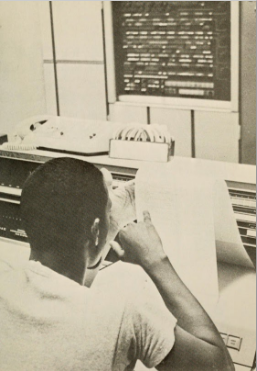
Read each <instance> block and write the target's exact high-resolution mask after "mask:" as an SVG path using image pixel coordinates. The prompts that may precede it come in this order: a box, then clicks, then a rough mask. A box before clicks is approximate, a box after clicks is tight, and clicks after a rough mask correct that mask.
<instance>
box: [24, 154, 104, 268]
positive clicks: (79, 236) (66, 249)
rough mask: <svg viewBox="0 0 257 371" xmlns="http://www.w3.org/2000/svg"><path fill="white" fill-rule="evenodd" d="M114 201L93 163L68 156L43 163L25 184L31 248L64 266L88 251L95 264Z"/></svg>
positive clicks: (82, 256) (25, 212)
mask: <svg viewBox="0 0 257 371" xmlns="http://www.w3.org/2000/svg"><path fill="white" fill-rule="evenodd" d="M109 202H110V201H109V196H108V190H107V188H106V186H105V182H104V178H103V175H102V173H101V172H100V170H98V169H97V168H96V167H95V166H93V165H92V164H89V163H87V162H85V161H80V160H77V159H72V158H67V157H65V158H57V159H53V160H50V161H48V162H46V163H45V164H43V165H41V166H40V167H38V168H37V169H36V170H35V171H34V172H33V173H32V175H31V176H30V177H29V178H28V179H27V181H26V182H25V184H24V188H23V191H22V196H21V215H22V220H23V225H24V228H25V231H26V233H27V235H28V238H29V241H30V244H31V248H32V251H35V252H36V253H37V255H38V256H40V255H42V256H43V255H44V254H50V255H51V256H52V257H54V259H56V260H58V261H59V262H61V261H63V264H65V262H70V263H72V262H73V263H75V262H76V261H77V260H79V259H83V258H84V257H85V255H87V256H86V258H88V256H89V257H90V259H91V260H90V259H89V262H88V263H89V265H90V263H93V264H92V265H94V263H96V261H94V258H95V260H97V258H98V256H99V255H100V252H101V250H102V249H103V246H104V245H105V241H106V236H107V232H108V228H109V216H108V214H109V211H110V210H109V209H110V204H109ZM92 251H93V254H91V252H92Z"/></svg>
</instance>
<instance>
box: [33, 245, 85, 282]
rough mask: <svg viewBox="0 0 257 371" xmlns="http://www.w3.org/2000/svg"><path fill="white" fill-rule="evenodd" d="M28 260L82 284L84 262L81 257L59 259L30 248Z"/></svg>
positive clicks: (53, 255)
mask: <svg viewBox="0 0 257 371" xmlns="http://www.w3.org/2000/svg"><path fill="white" fill-rule="evenodd" d="M29 260H34V261H38V262H40V263H41V264H42V265H44V266H46V267H48V268H50V269H52V270H53V271H55V272H57V273H59V274H61V275H63V276H65V277H67V278H69V279H71V280H73V281H75V282H77V283H79V284H80V285H83V283H84V276H85V271H86V262H85V261H83V259H74V260H73V259H71V258H69V259H68V258H67V259H60V258H59V257H58V256H56V255H55V254H52V253H49V252H43V253H41V252H40V253H39V252H38V251H36V250H33V249H31V253H30V257H29Z"/></svg>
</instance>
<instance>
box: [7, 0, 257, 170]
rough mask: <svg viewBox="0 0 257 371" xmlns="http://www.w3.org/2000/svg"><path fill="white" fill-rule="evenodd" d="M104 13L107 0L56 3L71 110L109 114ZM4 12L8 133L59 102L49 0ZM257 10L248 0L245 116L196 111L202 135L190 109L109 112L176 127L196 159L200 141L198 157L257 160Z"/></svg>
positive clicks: (63, 89) (65, 101) (66, 109)
mask: <svg viewBox="0 0 257 371" xmlns="http://www.w3.org/2000/svg"><path fill="white" fill-rule="evenodd" d="M101 12H102V2H101V1H72V2H71V1H58V2H52V20H53V30H54V37H55V50H56V67H57V83H58V93H59V107H60V114H61V115H63V116H73V117H81V118H87V119H102V120H105V119H106V118H107V108H106V86H105V74H104V53H103V48H104V45H103V28H102V14H101ZM0 16H1V18H0V19H1V20H0V22H1V29H0V36H1V37H0V50H1V69H0V82H1V89H0V132H4V131H6V130H7V129H9V128H11V127H13V126H14V125H15V124H16V122H17V121H19V120H21V119H23V118H25V117H28V116H31V115H34V114H37V113H44V112H47V113H49V114H56V113H57V105H56V89H55V79H54V64H53V45H52V34H51V17H50V6H49V2H48V1H39V2H34V1H31V2H26V1H17V2H16V1H14V2H9V1H2V2H0ZM255 16H256V14H255V3H254V2H248V1H247V2H240V20H241V25H240V34H241V36H240V49H241V56H240V112H239V115H238V114H233V117H232V116H231V118H229V119H228V118H227V114H224V115H222V114H219V113H216V114H215V115H212V113H211V112H208V111H206V112H198V111H195V112H194V123H195V132H194V134H195V138H194V139H195V141H193V140H192V126H191V118H192V117H191V114H190V111H186V110H177V109H174V108H164V109H162V108H158V107H157V108H156V107H149V111H148V113H147V111H146V107H143V106H142V107H140V105H134V106H133V105H131V106H128V105H122V104H121V103H118V104H112V105H110V106H109V112H110V116H109V118H110V119H111V120H113V121H124V122H127V121H131V120H132V121H136V120H138V121H140V122H144V123H146V120H147V117H148V118H149V117H150V120H151V122H152V123H157V122H159V123H164V124H166V125H168V127H169V129H170V131H171V134H172V135H174V136H175V137H176V138H175V139H176V154H177V155H179V156H187V157H190V156H191V155H192V144H193V142H194V144H195V156H196V157H199V158H208V159H217V160H224V161H231V162H238V161H239V160H240V161H241V162H243V163H255V138H256V136H255V127H256V125H255V98H256V85H255V66H256V61H255V39H256V31H255ZM40 30H41V34H40ZM42 69H43V72H42ZM42 73H43V74H42ZM214 118H217V120H218V125H216V124H215V122H214V121H213V120H214ZM222 123H224V125H223V124H222ZM239 123H240V125H241V143H240V145H239V144H238V139H239V132H240V130H239V126H238V124H239ZM207 126H208V127H207ZM207 134H208V135H207ZM219 138H221V139H222V140H219Z"/></svg>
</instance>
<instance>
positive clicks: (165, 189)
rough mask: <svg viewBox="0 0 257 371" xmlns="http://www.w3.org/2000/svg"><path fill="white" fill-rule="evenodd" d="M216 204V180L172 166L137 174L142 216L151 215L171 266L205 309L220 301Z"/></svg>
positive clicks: (148, 168) (151, 167) (156, 165)
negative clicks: (215, 218)
mask: <svg viewBox="0 0 257 371" xmlns="http://www.w3.org/2000/svg"><path fill="white" fill-rule="evenodd" d="M213 200H214V189H213V181H212V179H209V178H205V177H195V176H193V175H192V174H188V175H187V174H185V173H184V172H178V171H175V172H174V171H173V165H172V162H170V163H166V164H160V163H151V164H148V163H145V164H143V165H142V167H140V169H139V170H138V172H137V176H136V208H137V218H138V220H142V212H143V210H148V211H149V212H150V214H151V218H152V222H153V224H154V225H155V227H156V229H157V231H158V233H159V234H160V237H161V240H162V243H163V247H164V250H165V251H166V253H167V255H168V257H169V259H170V261H171V263H172V264H173V266H174V268H175V269H176V271H177V273H178V274H179V276H180V277H181V278H182V280H183V281H184V282H185V284H186V285H187V286H188V287H189V289H190V290H191V291H192V292H193V294H194V295H195V296H196V297H197V298H198V300H199V301H200V302H201V303H202V304H203V305H204V306H206V305H207V306H209V305H212V304H214V303H215V302H216V301H217V299H218V278H217V259H216V248H215V232H214V212H213ZM171 284H172V283H171Z"/></svg>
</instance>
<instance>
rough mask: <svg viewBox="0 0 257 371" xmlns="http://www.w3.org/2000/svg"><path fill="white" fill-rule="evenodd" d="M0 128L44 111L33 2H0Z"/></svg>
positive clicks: (36, 25)
mask: <svg viewBox="0 0 257 371" xmlns="http://www.w3.org/2000/svg"><path fill="white" fill-rule="evenodd" d="M0 51H1V56H0V132H1V133H5V132H8V131H9V130H10V129H12V128H13V127H14V126H15V125H16V124H17V123H18V122H19V121H20V120H22V119H24V118H26V117H29V116H33V115H36V114H42V113H45V112H46V106H45V92H44V79H43V64H42V48H41V34H40V28H39V15H38V12H37V5H36V2H33V1H32V2H30V1H1V2H0Z"/></svg>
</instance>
